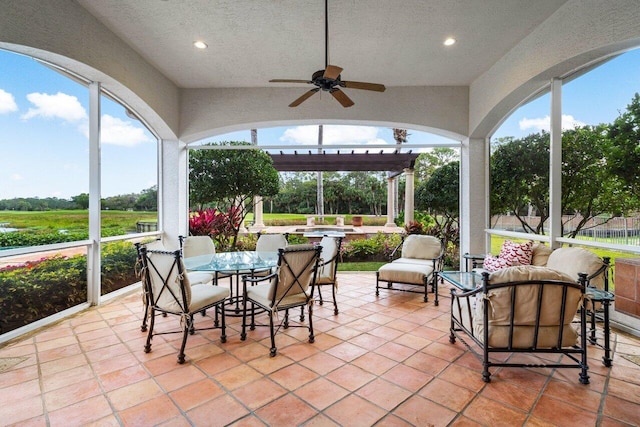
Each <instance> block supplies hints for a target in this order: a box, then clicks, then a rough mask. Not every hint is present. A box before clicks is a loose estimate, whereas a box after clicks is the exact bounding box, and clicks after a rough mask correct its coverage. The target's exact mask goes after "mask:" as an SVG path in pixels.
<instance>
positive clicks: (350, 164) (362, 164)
mask: <svg viewBox="0 0 640 427" xmlns="http://www.w3.org/2000/svg"><path fill="white" fill-rule="evenodd" d="M269 155H270V156H271V158H272V159H273V167H274V168H275V169H276V170H277V171H279V172H337V171H344V172H348V171H367V172H369V171H384V172H392V173H395V174H396V175H399V174H401V173H402V172H403V171H404V170H405V169H413V168H414V166H415V163H416V158H417V157H418V155H419V153H411V152H407V153H369V152H367V153H353V152H352V153H347V154H342V153H338V154H326V153H321V154H314V153H309V154H303V153H297V152H296V153H295V154H282V153H281V154H269Z"/></svg>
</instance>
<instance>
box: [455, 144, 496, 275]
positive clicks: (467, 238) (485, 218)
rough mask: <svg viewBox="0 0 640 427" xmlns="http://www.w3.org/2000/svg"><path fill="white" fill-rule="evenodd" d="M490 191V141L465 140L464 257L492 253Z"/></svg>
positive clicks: (462, 179) (462, 156)
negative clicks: (489, 233)
mask: <svg viewBox="0 0 640 427" xmlns="http://www.w3.org/2000/svg"><path fill="white" fill-rule="evenodd" d="M489 191H490V189H489V141H486V140H484V139H466V140H464V141H462V146H461V150H460V255H461V256H462V255H463V254H465V253H470V254H483V253H488V252H490V246H491V245H490V243H491V242H490V240H489V239H488V238H487V235H486V233H485V229H486V228H488V227H489V212H490V210H489V194H490V192H489ZM461 259H462V258H461ZM461 268H462V266H461Z"/></svg>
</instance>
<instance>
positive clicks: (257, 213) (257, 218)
mask: <svg viewBox="0 0 640 427" xmlns="http://www.w3.org/2000/svg"><path fill="white" fill-rule="evenodd" d="M263 205H264V203H263V202H262V196H254V197H253V226H254V227H264V218H263V216H262V213H263V209H264V206H263Z"/></svg>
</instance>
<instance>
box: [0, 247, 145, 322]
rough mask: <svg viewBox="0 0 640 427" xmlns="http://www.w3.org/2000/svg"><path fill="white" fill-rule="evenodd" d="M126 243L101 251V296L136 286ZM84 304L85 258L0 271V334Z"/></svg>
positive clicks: (46, 260) (133, 259)
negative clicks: (132, 285) (129, 286)
mask: <svg viewBox="0 0 640 427" xmlns="http://www.w3.org/2000/svg"><path fill="white" fill-rule="evenodd" d="M136 258H137V254H136V250H135V247H134V246H133V245H132V244H131V243H130V242H112V243H107V244H105V245H104V246H103V247H102V259H101V263H102V272H101V277H102V294H103V295H104V294H106V293H108V292H112V291H114V290H117V289H120V288H123V287H125V286H128V285H131V284H132V283H135V282H137V281H138V280H139V279H138V277H137V276H136V272H135V264H136ZM86 301H87V257H86V256H85V255H74V256H71V257H64V256H60V255H58V256H54V257H50V258H41V259H39V260H36V261H28V262H25V263H20V264H16V265H10V266H7V267H3V268H1V269H0V333H5V332H8V331H11V330H14V329H17V328H19V327H21V326H25V325H28V324H29V323H33V322H35V321H36V320H40V319H44V318H45V317H48V316H51V315H53V314H55V313H58V312H60V311H62V310H65V309H67V308H70V307H73V306H75V305H78V304H81V303H83V302H86Z"/></svg>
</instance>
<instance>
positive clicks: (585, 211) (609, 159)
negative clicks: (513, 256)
mask: <svg viewBox="0 0 640 427" xmlns="http://www.w3.org/2000/svg"><path fill="white" fill-rule="evenodd" d="M639 70H640V49H635V50H631V51H629V52H626V53H623V54H621V55H619V56H617V57H614V58H611V59H609V60H607V61H605V62H603V63H601V64H600V65H599V66H597V67H594V68H592V69H590V70H589V71H588V72H585V73H582V74H580V75H579V76H577V77H576V78H573V79H571V80H568V81H567V82H565V83H564V84H563V87H562V117H563V137H562V144H563V150H562V157H563V162H562V167H563V169H562V207H563V217H562V236H563V237H566V238H575V239H577V240H584V241H588V242H590V243H602V244H607V245H629V246H638V245H640V215H638V212H639V210H640V200H639V199H638V197H637V194H638V189H640V179H638V178H637V173H636V172H635V170H637V165H638V162H639V161H640V156H639V155H638V154H637V144H635V143H632V144H629V141H638V140H639V139H640V129H638V128H637V127H635V128H633V127H629V124H630V123H639V122H640V97H639V95H638V92H640V81H639V80H638V79H637V75H638V71H639Z"/></svg>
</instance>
